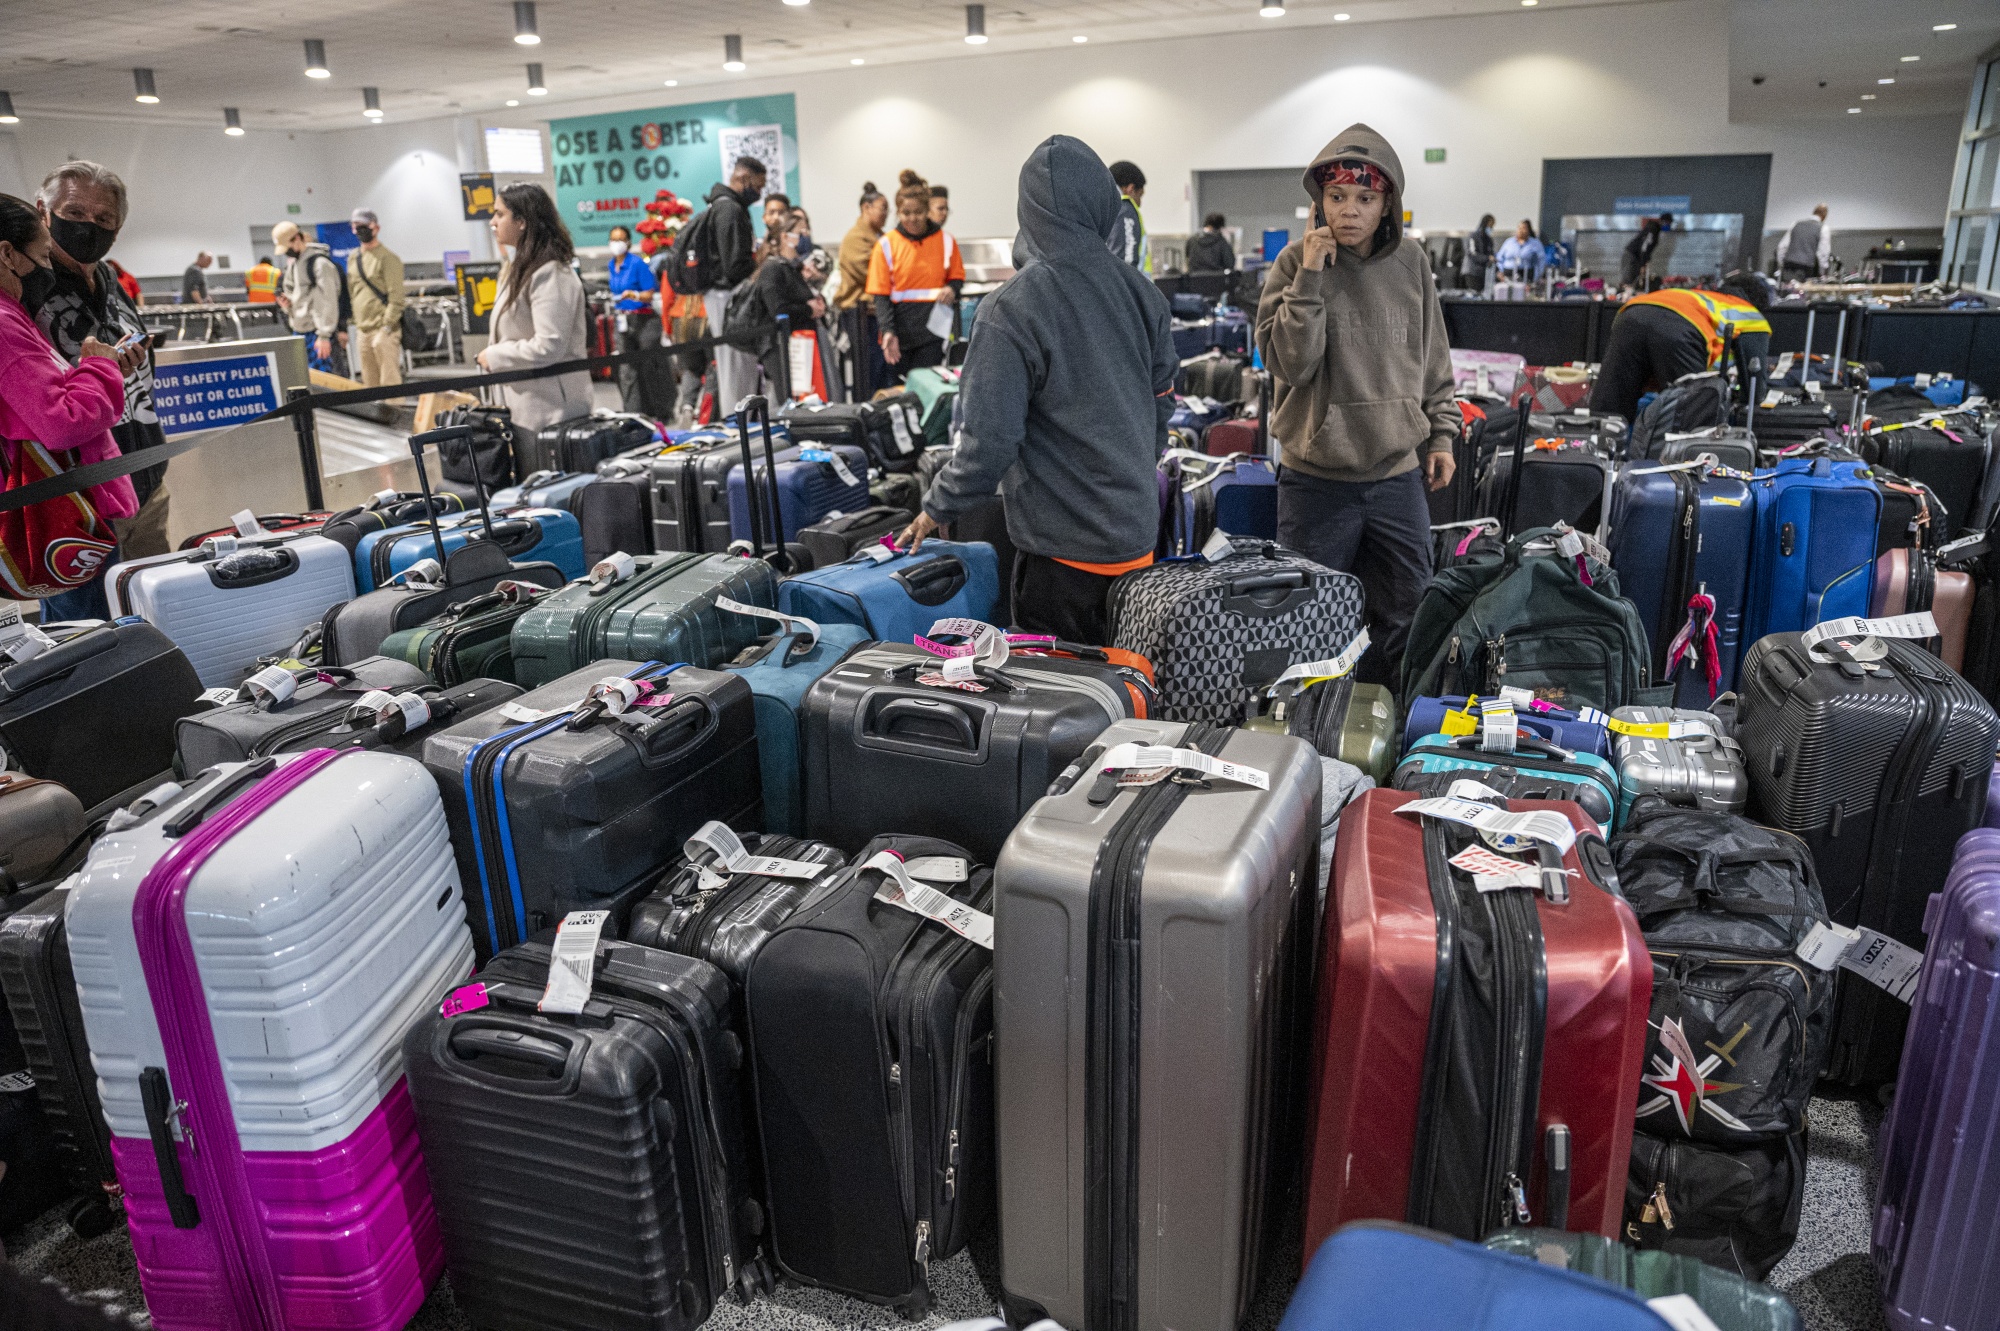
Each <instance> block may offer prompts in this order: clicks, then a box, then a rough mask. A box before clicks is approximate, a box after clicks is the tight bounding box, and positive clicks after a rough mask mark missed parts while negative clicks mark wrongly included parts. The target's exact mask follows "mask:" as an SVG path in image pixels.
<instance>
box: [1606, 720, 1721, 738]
mask: <svg viewBox="0 0 2000 1331" xmlns="http://www.w3.org/2000/svg"><path fill="white" fill-rule="evenodd" d="M1720 726H1721V723H1720V722H1719V721H1718V722H1717V723H1716V724H1715V725H1713V726H1710V725H1704V724H1702V723H1701V722H1699V721H1621V720H1619V719H1618V718H1617V717H1615V716H1614V717H1611V718H1610V719H1608V720H1607V721H1605V722H1604V728H1605V729H1606V730H1609V731H1610V732H1611V733H1612V734H1614V735H1630V736H1631V737H1632V738H1633V739H1693V738H1695V737H1696V736H1699V735H1717V732H1718V731H1719V729H1720Z"/></svg>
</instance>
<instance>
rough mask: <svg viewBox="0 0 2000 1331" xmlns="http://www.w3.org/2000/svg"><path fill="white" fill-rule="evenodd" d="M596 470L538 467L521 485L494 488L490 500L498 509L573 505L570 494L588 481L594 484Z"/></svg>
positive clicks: (566, 507)
mask: <svg viewBox="0 0 2000 1331" xmlns="http://www.w3.org/2000/svg"><path fill="white" fill-rule="evenodd" d="M596 480H597V473H596V472H594V471H538V472H536V473H535V474H534V475H532V476H530V477H528V478H527V479H526V480H524V481H522V482H521V483H520V484H519V485H510V486H508V487H507V488H506V489H504V490H495V491H494V492H493V497H492V499H491V500H489V501H488V502H489V503H490V504H491V505H492V508H493V511H494V512H495V513H498V512H500V511H501V510H502V509H513V508H559V509H562V510H563V511H564V512H571V511H573V510H572V509H571V508H570V497H571V496H572V495H574V494H575V493H576V492H577V491H578V490H581V489H582V488H583V487H584V486H586V485H591V484H594V483H595V482H596Z"/></svg>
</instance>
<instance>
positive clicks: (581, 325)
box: [478, 185, 593, 430]
mask: <svg viewBox="0 0 2000 1331" xmlns="http://www.w3.org/2000/svg"><path fill="white" fill-rule="evenodd" d="M493 238H494V239H495V240H497V241H499V242H500V244H502V245H505V246H509V247H511V248H512V249H513V251H514V258H513V262H511V263H509V264H508V265H507V268H506V270H505V271H504V272H502V273H501V274H500V299H499V301H498V303H497V304H496V305H495V307H494V310H493V341H492V342H491V343H489V344H488V345H487V347H486V350H484V351H482V352H480V353H479V356H478V361H479V365H480V368H481V369H485V370H526V369H532V368H533V367H535V366H537V365H553V364H556V363H557V362H560V361H566V360H578V359H580V358H582V357H584V356H587V355H589V354H590V353H589V351H588V350H587V349H586V348H587V346H588V338H587V336H586V332H585V330H586V328H587V314H586V311H585V306H584V299H583V280H582V279H581V278H579V277H578V276H577V275H576V272H575V270H574V269H572V268H571V267H570V262H571V260H572V259H574V258H575V256H576V247H575V245H574V244H572V243H571V241H570V238H569V229H568V228H567V227H565V226H564V225H563V224H562V218H560V217H558V216H557V215H556V205H555V203H554V201H553V200H551V199H550V198H549V196H548V191H546V190H544V189H543V188H542V187H541V186H540V185H509V186H508V187H507V188H506V189H503V190H501V191H500V195H499V197H498V198H497V199H495V200H494V203H493ZM500 400H501V402H502V403H503V404H504V405H505V406H506V407H507V408H508V410H510V411H512V412H513V413H514V426H515V428H516V429H520V430H539V429H541V428H542V427H543V426H544V425H553V424H555V423H556V422H557V421H566V420H570V419H572V418H574V417H577V416H588V415H589V414H590V410H591V407H592V405H593V403H592V400H591V395H590V376H589V375H587V374H585V373H584V372H582V371H581V370H579V371H576V372H574V373H571V374H558V375H551V376H550V377H548V378H546V379H524V380H522V381H521V382H520V383H515V384H503V385H501V387H500Z"/></svg>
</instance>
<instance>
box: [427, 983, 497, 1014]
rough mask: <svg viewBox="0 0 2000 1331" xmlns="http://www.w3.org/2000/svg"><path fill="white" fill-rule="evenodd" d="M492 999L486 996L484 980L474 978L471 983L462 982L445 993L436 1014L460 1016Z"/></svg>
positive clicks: (486, 1003) (474, 1010)
mask: <svg viewBox="0 0 2000 1331" xmlns="http://www.w3.org/2000/svg"><path fill="white" fill-rule="evenodd" d="M492 1001H493V1000H492V999H491V998H488V997H487V996H486V982H485V981H484V980H474V981H473V982H472V983H471V984H462V985H460V986H459V987H458V988H456V989H454V990H452V991H451V992H450V993H448V994H446V995H445V996H444V1001H443V1002H442V1003H439V1004H438V1015H439V1016H440V1017H456V1016H461V1015H463V1014H464V1013H467V1012H476V1011H478V1010H479V1009H480V1008H483V1007H485V1006H487V1005H488V1004H489V1003H491V1002H492Z"/></svg>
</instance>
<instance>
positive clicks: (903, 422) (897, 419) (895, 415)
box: [889, 402, 916, 453]
mask: <svg viewBox="0 0 2000 1331" xmlns="http://www.w3.org/2000/svg"><path fill="white" fill-rule="evenodd" d="M889 430H890V432H891V433H893V434H894V435H895V436H896V451H897V452H898V453H908V452H910V451H911V450H912V449H914V448H915V447H916V445H915V444H913V443H911V442H910V421H909V418H908V417H907V416H905V415H904V414H903V404H902V403H900V402H899V403H897V404H896V405H895V406H894V407H891V408H890V409H889Z"/></svg>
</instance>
